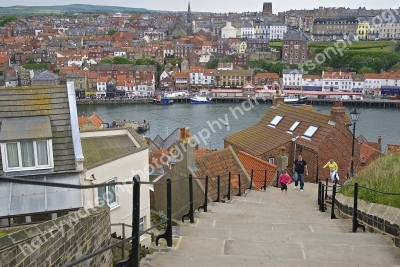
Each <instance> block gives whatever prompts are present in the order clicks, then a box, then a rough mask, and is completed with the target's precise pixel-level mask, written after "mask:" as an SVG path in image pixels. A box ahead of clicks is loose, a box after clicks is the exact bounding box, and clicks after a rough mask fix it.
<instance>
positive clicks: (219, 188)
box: [214, 175, 221, 202]
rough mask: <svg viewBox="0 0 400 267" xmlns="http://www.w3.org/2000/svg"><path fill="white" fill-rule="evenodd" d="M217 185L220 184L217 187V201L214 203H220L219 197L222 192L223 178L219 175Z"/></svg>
mask: <svg viewBox="0 0 400 267" xmlns="http://www.w3.org/2000/svg"><path fill="white" fill-rule="evenodd" d="M217 183H218V185H217V199H216V200H215V201H214V202H219V201H220V199H219V195H220V190H221V177H220V176H219V175H218V176H217Z"/></svg>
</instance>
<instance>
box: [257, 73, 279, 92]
mask: <svg viewBox="0 0 400 267" xmlns="http://www.w3.org/2000/svg"><path fill="white" fill-rule="evenodd" d="M253 84H254V85H255V86H256V87H257V88H264V89H271V88H272V87H275V85H278V86H279V87H281V84H280V78H279V75H278V74H277V73H268V72H267V73H262V72H259V73H257V74H256V75H254V77H253Z"/></svg>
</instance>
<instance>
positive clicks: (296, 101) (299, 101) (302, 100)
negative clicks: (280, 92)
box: [283, 95, 307, 105]
mask: <svg viewBox="0 0 400 267" xmlns="http://www.w3.org/2000/svg"><path fill="white" fill-rule="evenodd" d="M283 102H284V103H285V104H289V105H304V104H306V103H307V97H306V96H297V97H290V96H287V95H285V98H284V100H283Z"/></svg>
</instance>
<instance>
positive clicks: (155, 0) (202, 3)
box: [0, 0, 400, 13]
mask: <svg viewBox="0 0 400 267" xmlns="http://www.w3.org/2000/svg"><path fill="white" fill-rule="evenodd" d="M399 1H400V0H397V1H389V0H382V1H377V0H353V1H349V0H335V1H333V0H330V1H316V0H303V1H293V0H280V1H265V2H272V11H273V13H277V12H281V11H287V10H290V9H303V8H304V9H312V8H318V7H319V6H320V5H324V6H325V7H346V8H347V7H350V8H358V7H360V6H361V7H365V8H366V9H389V8H398V6H399ZM263 2H264V1H258V0H244V1H243V0H242V1H240V0H236V1H235V0H233V1H232V0H192V1H190V6H191V9H192V12H196V11H199V12H215V13H219V12H242V11H252V12H254V11H261V10H262V6H263ZM78 3H79V4H90V5H113V6H124V7H135V8H146V9H150V10H166V11H184V10H187V5H188V1H177V0H146V1H132V0H131V1H125V0H113V1H110V0H96V1H91V0H79V1H77V0H75V1H74V0H63V1H57V4H59V5H67V4H78ZM54 4H55V1H54V0H40V1H39V0H38V1H34V0H33V1H32V0H13V1H6V0H1V1H0V6H13V5H24V6H32V5H36V6H46V5H54Z"/></svg>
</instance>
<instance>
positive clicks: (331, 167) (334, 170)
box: [324, 159, 339, 182]
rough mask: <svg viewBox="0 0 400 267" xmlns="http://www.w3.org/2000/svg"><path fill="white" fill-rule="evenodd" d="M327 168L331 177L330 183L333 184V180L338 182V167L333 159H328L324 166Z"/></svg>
mask: <svg viewBox="0 0 400 267" xmlns="http://www.w3.org/2000/svg"><path fill="white" fill-rule="evenodd" d="M326 167H328V168H329V171H330V175H331V180H332V182H335V179H337V180H338V181H339V175H338V174H337V171H338V165H337V164H336V162H335V161H334V160H333V159H330V160H329V161H328V162H327V163H326V164H325V166H324V168H326Z"/></svg>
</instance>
